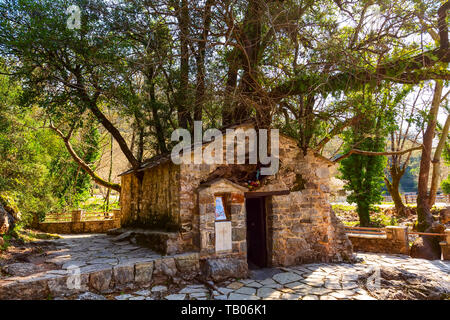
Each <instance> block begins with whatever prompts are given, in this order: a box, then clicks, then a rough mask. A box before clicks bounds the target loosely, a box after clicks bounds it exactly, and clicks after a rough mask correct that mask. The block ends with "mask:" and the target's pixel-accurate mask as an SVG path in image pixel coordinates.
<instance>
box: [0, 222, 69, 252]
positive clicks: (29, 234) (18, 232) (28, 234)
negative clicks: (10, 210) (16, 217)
mask: <svg viewBox="0 0 450 320" xmlns="http://www.w3.org/2000/svg"><path fill="white" fill-rule="evenodd" d="M0 237H2V239H3V245H1V246H0V251H6V250H7V249H8V247H9V246H10V245H11V242H12V240H15V241H19V242H21V243H29V242H34V241H39V240H52V239H60V238H61V237H60V236H59V235H57V234H51V233H45V232H39V231H34V230H30V229H24V228H23V227H22V226H20V225H17V226H16V227H15V228H14V230H12V231H10V232H9V233H8V234H5V235H3V236H0Z"/></svg>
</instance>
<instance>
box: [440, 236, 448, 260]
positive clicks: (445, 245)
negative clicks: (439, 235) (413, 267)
mask: <svg viewBox="0 0 450 320" xmlns="http://www.w3.org/2000/svg"><path fill="white" fill-rule="evenodd" d="M439 244H440V245H441V251H442V259H444V260H450V229H446V230H445V241H442V242H440V243H439Z"/></svg>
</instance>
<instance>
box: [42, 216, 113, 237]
mask: <svg viewBox="0 0 450 320" xmlns="http://www.w3.org/2000/svg"><path fill="white" fill-rule="evenodd" d="M115 228H120V219H112V220H103V221H80V222H43V223H39V225H38V229H39V230H41V231H43V232H47V233H58V234H79V233H106V232H107V231H108V230H111V229H115Z"/></svg>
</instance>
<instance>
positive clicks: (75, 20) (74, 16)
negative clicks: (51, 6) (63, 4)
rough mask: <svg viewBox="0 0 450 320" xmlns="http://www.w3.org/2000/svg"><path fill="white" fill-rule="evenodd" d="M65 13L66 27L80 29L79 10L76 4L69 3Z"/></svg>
mask: <svg viewBox="0 0 450 320" xmlns="http://www.w3.org/2000/svg"><path fill="white" fill-rule="evenodd" d="M66 14H68V15H69V18H67V29H69V30H79V29H81V10H80V7H79V6H77V5H71V6H70V7H68V8H67V9H66Z"/></svg>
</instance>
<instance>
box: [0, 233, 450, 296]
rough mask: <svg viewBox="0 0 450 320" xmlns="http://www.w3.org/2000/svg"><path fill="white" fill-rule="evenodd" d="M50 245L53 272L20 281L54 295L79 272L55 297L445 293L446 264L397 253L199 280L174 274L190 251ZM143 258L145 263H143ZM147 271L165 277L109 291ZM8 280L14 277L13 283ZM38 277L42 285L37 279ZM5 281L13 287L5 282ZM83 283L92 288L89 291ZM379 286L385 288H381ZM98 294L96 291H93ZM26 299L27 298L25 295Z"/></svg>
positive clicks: (96, 238) (79, 241) (104, 241)
mask: <svg viewBox="0 0 450 320" xmlns="http://www.w3.org/2000/svg"><path fill="white" fill-rule="evenodd" d="M113 240H115V241H113ZM53 243H54V244H56V246H53V247H54V248H56V249H54V250H53V249H52V251H46V252H45V254H46V258H45V259H46V260H45V262H46V263H47V264H49V265H53V266H54V269H55V270H49V271H45V272H44V273H42V274H41V275H40V276H39V277H37V275H36V276H35V275H30V276H28V278H32V279H31V280H33V281H34V282H33V283H35V284H36V285H39V286H42V288H46V290H50V294H51V295H52V296H53V297H55V298H56V297H59V295H58V293H60V292H61V293H63V292H65V291H64V290H66V288H65V286H66V285H67V281H66V278H65V277H66V276H67V274H70V273H71V271H73V270H74V268H75V269H76V270H79V273H80V274H81V276H82V284H83V285H84V284H85V282H88V283H86V284H85V287H86V288H84V287H83V288H84V289H82V291H81V292H76V293H74V294H73V295H71V296H66V297H64V298H57V299H80V300H103V299H110V300H159V299H167V300H207V299H214V300H260V299H286V300H347V299H351V300H373V299H376V298H384V299H391V298H392V299H405V298H408V297H405V296H404V295H402V291H405V290H404V287H402V285H405V284H407V285H411V286H416V287H418V288H419V289H418V291H417V292H418V293H417V294H416V295H415V296H414V297H413V298H423V299H425V298H429V295H430V292H432V291H433V290H434V289H436V292H438V293H439V294H442V293H444V294H447V298H448V297H449V295H448V294H450V277H449V274H450V261H428V260H423V259H413V258H410V257H408V256H405V255H388V254H369V253H364V254H363V253H357V254H356V256H357V260H358V261H359V262H358V263H355V264H326V263H315V264H304V265H300V266H294V267H290V268H271V269H262V270H256V271H252V272H251V277H250V278H249V279H244V280H240V281H227V282H223V283H212V282H209V283H208V284H206V283H205V284H203V283H195V281H194V280H192V281H186V280H183V279H181V278H180V277H175V276H174V275H175V274H177V275H178V274H181V273H183V272H184V273H185V272H186V271H187V272H189V271H190V270H193V269H195V268H197V269H198V257H197V258H196V257H195V255H196V254H191V255H193V257H191V256H190V255H189V254H188V256H183V255H180V256H173V257H162V256H161V255H159V254H157V253H155V252H153V251H152V250H150V249H147V248H143V247H140V246H137V245H134V244H132V243H130V242H129V241H122V240H120V239H117V238H115V239H114V238H113V237H111V236H107V235H72V236H64V237H63V238H62V239H58V240H54V241H53ZM196 259H197V260H196ZM146 261H149V262H150V264H149V263H147V264H146ZM29 267H30V266H29V264H28V265H25V264H24V266H23V268H21V267H20V266H14V268H9V269H15V270H16V271H17V273H18V274H17V275H13V276H12V277H10V278H3V279H0V284H1V282H2V281H3V282H4V284H3V285H4V288H5V290H4V291H5V292H8V290H16V291H17V292H18V293H17V294H20V291H21V290H23V288H26V289H27V290H29V287H26V283H27V282H26V281H31V280H27V279H24V278H20V277H23V276H25V275H26V274H27V273H29V272H34V273H36V271H33V268H29ZM141 267H142V268H141ZM9 269H8V270H9ZM147 269H148V270H147ZM380 270H381V271H380ZM38 271H39V270H38ZM144 271H145V272H144ZM147 271H148V272H150V273H149V274H148V279H151V280H150V281H152V283H154V282H155V281H154V280H155V279H156V278H155V277H158V275H159V274H160V273H162V274H166V275H168V276H170V278H171V279H172V280H171V281H165V280H164V281H159V282H158V284H153V286H149V287H145V286H148V285H149V284H150V282H149V281H141V284H142V286H139V285H137V286H134V285H131V286H130V287H126V288H125V289H114V288H115V287H114V288H113V287H112V286H111V285H110V284H115V285H116V284H119V285H120V284H121V283H123V284H127V283H133V284H134V283H136V281H138V280H139V278H137V277H138V276H139V277H140V276H141V273H142V275H146V274H147V273H148V272H147ZM105 272H106V273H105ZM177 272H179V273H177ZM377 272H378V273H377ZM152 273H153V277H152ZM84 274H86V275H89V277H88V276H86V280H83V279H85V278H83V275H84ZM133 276H134V278H133ZM17 277H18V278H17ZM55 277H56V278H55ZM16 278H17V279H18V280H14V279H16ZM41 279H42V280H45V281H46V282H45V283H41V282H40V280H41ZM58 279H61V281H60V282H61V283H59V282H58V281H57V280H58ZM192 279H193V278H192ZM144 280H145V279H144ZM5 281H6V282H7V283H6V286H5ZM13 281H15V283H17V284H19V286H16V285H13V283H12V282H13ZM8 282H9V286H8ZM39 286H36V287H35V289H36V290H35V291H36V292H37V293H39V292H40V291H39V290H42V289H41V287H39ZM90 288H94V289H95V290H97V291H96V293H94V291H95V290H91V289H90ZM108 288H113V289H111V290H109V289H108ZM386 288H387V289H386ZM408 288H409V287H408ZM430 288H431V289H430ZM0 289H1V286H0ZM102 289H105V290H102ZM383 290H385V291H386V290H387V291H386V292H383ZM430 290H431V291H430ZM33 292H34V291H33ZM98 292H104V293H102V294H98ZM0 293H1V290H0ZM25 293H26V292H24V294H25ZM28 296H29V298H31V299H33V295H31V294H29V295H28ZM37 297H38V296H36V298H37ZM36 298H35V299H36Z"/></svg>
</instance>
